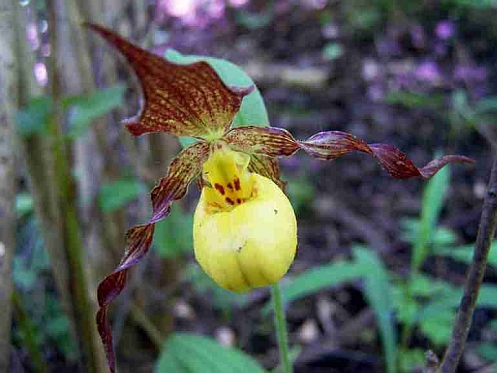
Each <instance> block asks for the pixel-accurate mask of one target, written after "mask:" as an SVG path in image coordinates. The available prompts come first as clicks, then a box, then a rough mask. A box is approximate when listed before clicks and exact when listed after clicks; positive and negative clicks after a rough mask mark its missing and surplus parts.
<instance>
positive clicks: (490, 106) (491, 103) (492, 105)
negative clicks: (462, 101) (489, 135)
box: [475, 96, 497, 115]
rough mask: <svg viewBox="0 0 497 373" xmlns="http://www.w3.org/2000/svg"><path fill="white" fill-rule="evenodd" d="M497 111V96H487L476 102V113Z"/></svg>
mask: <svg viewBox="0 0 497 373" xmlns="http://www.w3.org/2000/svg"><path fill="white" fill-rule="evenodd" d="M486 113H494V114H495V113H497V96H492V97H487V98H483V99H481V100H479V101H478V102H477V103H476V104H475V114H478V115H480V114H486Z"/></svg>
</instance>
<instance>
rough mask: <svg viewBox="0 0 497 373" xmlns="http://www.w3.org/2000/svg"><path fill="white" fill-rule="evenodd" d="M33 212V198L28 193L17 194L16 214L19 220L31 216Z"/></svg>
mask: <svg viewBox="0 0 497 373" xmlns="http://www.w3.org/2000/svg"><path fill="white" fill-rule="evenodd" d="M32 211H33V197H31V194H29V193H19V194H18V195H17V196H16V212H17V216H18V217H19V218H22V217H24V216H26V215H29V214H31V212H32Z"/></svg>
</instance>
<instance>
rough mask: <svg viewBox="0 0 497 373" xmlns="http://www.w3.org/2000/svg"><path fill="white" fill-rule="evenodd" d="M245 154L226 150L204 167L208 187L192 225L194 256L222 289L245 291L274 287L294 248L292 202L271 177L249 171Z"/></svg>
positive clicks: (294, 221)
mask: <svg viewBox="0 0 497 373" xmlns="http://www.w3.org/2000/svg"><path fill="white" fill-rule="evenodd" d="M249 158H250V157H249V156H247V155H246V154H244V153H239V152H235V151H233V150H231V149H229V147H228V146H220V147H219V149H216V150H214V152H213V154H212V155H211V157H210V158H209V160H208V161H207V162H205V163H204V166H203V172H204V177H205V178H206V179H207V181H208V182H209V183H210V186H206V187H204V188H203V190H202V195H201V196H200V201H199V203H198V205H197V208H196V210H195V215H194V221H193V242H194V249H195V257H196V258H197V260H198V262H199V263H200V265H201V266H202V268H203V269H204V270H205V271H206V272H207V274H208V275H209V276H210V277H211V278H212V279H213V280H214V281H215V282H216V283H217V284H218V285H219V286H221V287H223V288H225V289H227V290H231V291H235V292H244V291H247V290H250V289H252V288H255V287H262V286H267V285H271V284H274V283H276V282H277V281H278V280H279V279H280V278H281V277H283V275H284V274H285V273H286V272H287V270H288V268H289V267H290V264H291V263H292V262H293V258H294V257H295V251H296V248H297V221H296V219H295V213H294V212H293V208H292V206H291V204H290V201H289V200H288V198H287V197H286V196H285V194H284V193H283V191H282V190H281V189H280V188H279V187H278V186H277V185H276V184H275V183H274V182H273V181H271V180H270V179H268V178H266V177H264V176H260V175H258V174H255V173H251V172H249V171H248V170H247V166H248V163H249Z"/></svg>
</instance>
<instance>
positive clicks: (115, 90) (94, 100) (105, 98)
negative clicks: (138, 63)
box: [69, 84, 126, 138]
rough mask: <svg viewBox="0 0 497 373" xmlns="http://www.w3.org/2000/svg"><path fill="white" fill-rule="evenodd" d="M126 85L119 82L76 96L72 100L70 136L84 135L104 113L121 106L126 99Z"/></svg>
mask: <svg viewBox="0 0 497 373" xmlns="http://www.w3.org/2000/svg"><path fill="white" fill-rule="evenodd" d="M125 91H126V87H125V86H124V85H122V84H117V85H115V86H113V87H109V88H104V89H102V90H98V91H95V92H93V93H92V94H90V95H82V96H76V97H74V99H73V100H71V110H70V115H69V124H70V128H71V130H70V132H69V137H70V138H76V137H78V136H81V135H83V134H84V133H85V132H86V131H87V130H88V128H89V127H90V125H91V124H93V123H94V122H95V120H96V119H98V118H100V117H101V116H102V115H104V114H107V113H109V112H110V111H111V110H113V109H115V108H117V107H119V106H121V105H122V104H123V101H124V92H125Z"/></svg>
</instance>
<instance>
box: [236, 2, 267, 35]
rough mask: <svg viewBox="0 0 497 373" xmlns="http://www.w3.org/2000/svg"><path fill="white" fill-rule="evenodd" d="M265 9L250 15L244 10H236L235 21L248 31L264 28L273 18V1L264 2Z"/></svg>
mask: <svg viewBox="0 0 497 373" xmlns="http://www.w3.org/2000/svg"><path fill="white" fill-rule="evenodd" d="M265 3H266V8H265V9H264V10H262V11H258V12H257V13H251V12H248V11H247V10H244V9H237V10H236V11H235V20H236V21H237V22H238V23H239V24H241V25H242V26H245V27H246V28H248V29H251V30H255V29H258V28H262V27H265V26H267V25H269V23H270V22H271V21H272V19H273V18H274V0H268V1H266V2H265Z"/></svg>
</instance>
